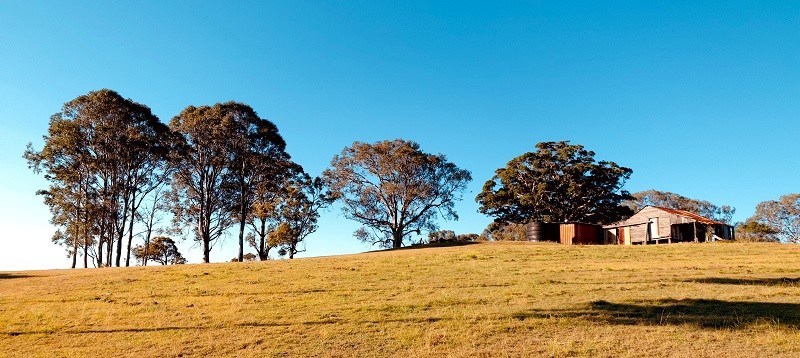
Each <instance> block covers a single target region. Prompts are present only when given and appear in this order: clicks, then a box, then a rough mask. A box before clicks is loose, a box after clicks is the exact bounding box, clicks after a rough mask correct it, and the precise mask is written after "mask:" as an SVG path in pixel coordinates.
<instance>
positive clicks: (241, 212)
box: [222, 102, 290, 262]
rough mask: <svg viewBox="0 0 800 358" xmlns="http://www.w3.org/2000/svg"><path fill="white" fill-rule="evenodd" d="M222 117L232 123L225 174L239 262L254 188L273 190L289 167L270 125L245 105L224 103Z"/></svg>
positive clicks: (275, 128) (280, 144)
mask: <svg viewBox="0 0 800 358" xmlns="http://www.w3.org/2000/svg"><path fill="white" fill-rule="evenodd" d="M222 107H223V108H224V111H225V116H228V117H230V118H231V119H232V121H233V122H234V124H235V125H234V129H235V133H232V135H231V136H230V137H229V138H228V140H229V142H228V143H229V146H230V149H231V151H232V162H231V163H230V170H229V173H230V175H231V177H232V180H231V184H232V185H234V187H233V188H232V192H233V195H234V199H235V200H234V203H235V205H234V207H233V208H232V210H233V212H234V213H235V219H236V221H238V222H239V254H238V256H237V258H238V260H239V262H242V260H243V257H244V239H245V228H246V225H247V222H248V221H250V220H249V219H250V217H251V215H252V206H253V203H254V202H255V200H256V191H257V188H256V187H258V188H267V190H269V189H270V188H272V190H277V188H279V186H280V183H281V180H282V179H283V178H284V177H286V175H288V174H287V172H288V171H289V170H290V167H289V166H288V165H286V164H285V163H287V162H288V161H289V154H287V153H286V142H285V141H284V140H283V138H282V137H281V135H280V134H279V133H278V127H276V126H275V124H273V123H272V122H270V121H268V120H266V119H263V118H260V117H259V116H258V114H256V112H255V111H254V110H253V109H252V108H251V107H250V106H248V105H245V104H241V103H236V102H228V103H225V104H223V105H222Z"/></svg>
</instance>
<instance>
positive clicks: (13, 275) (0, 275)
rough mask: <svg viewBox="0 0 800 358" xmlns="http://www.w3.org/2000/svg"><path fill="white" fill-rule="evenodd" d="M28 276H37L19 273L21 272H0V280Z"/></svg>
mask: <svg viewBox="0 0 800 358" xmlns="http://www.w3.org/2000/svg"><path fill="white" fill-rule="evenodd" d="M26 277H35V276H31V275H25V274H19V273H2V272H0V280H7V279H12V278H26Z"/></svg>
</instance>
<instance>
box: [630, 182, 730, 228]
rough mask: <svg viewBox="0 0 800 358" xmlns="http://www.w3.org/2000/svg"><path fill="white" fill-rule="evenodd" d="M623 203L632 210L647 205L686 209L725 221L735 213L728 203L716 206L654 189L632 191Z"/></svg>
mask: <svg viewBox="0 0 800 358" xmlns="http://www.w3.org/2000/svg"><path fill="white" fill-rule="evenodd" d="M624 204H625V205H627V206H629V207H631V209H633V210H634V211H638V210H639V209H642V208H644V207H645V206H647V205H654V206H661V207H666V208H672V209H679V210H686V211H688V212H692V213H695V214H698V215H700V216H704V217H707V218H709V219H713V220H717V221H722V222H725V223H731V219H733V214H735V213H736V208H734V207H732V206H729V205H722V206H717V205H714V204H712V203H711V202H709V201H707V200H698V199H691V198H687V197H685V196H683V195H680V194H675V193H670V192H668V191H658V190H654V189H651V190H645V191H640V192H638V193H634V194H633V199H631V200H627V201H625V203H624Z"/></svg>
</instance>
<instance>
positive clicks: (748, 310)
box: [512, 299, 800, 329]
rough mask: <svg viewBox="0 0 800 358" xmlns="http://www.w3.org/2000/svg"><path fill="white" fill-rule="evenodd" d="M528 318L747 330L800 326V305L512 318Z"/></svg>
mask: <svg viewBox="0 0 800 358" xmlns="http://www.w3.org/2000/svg"><path fill="white" fill-rule="evenodd" d="M512 317H513V318H516V319H519V320H524V319H526V318H559V317H566V318H583V319H587V320H590V321H593V322H598V323H603V324H616V325H641V324H645V325H683V324H690V325H694V326H697V327H700V328H714V329H718V328H730V329H739V328H746V326H748V325H750V324H758V323H770V324H776V325H781V326H787V327H794V328H797V327H800V304H795V303H772V302H732V301H720V300H698V299H685V300H673V299H667V300H658V301H645V302H637V303H611V302H607V301H595V302H592V303H590V304H589V305H587V307H584V308H577V309H564V310H532V311H527V312H523V313H519V314H515V315H513V316H512Z"/></svg>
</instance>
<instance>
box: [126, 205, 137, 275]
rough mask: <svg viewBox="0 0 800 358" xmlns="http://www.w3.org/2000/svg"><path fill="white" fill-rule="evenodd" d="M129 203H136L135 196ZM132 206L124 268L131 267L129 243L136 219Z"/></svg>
mask: <svg viewBox="0 0 800 358" xmlns="http://www.w3.org/2000/svg"><path fill="white" fill-rule="evenodd" d="M131 201H132V202H133V203H136V194H134V195H133V197H132V199H131ZM134 205H135V204H134ZM134 205H131V221H130V222H129V223H128V252H127V254H126V255H125V267H129V266H130V265H131V243H132V242H133V221H134V219H135V218H136V210H135V209H134Z"/></svg>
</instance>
